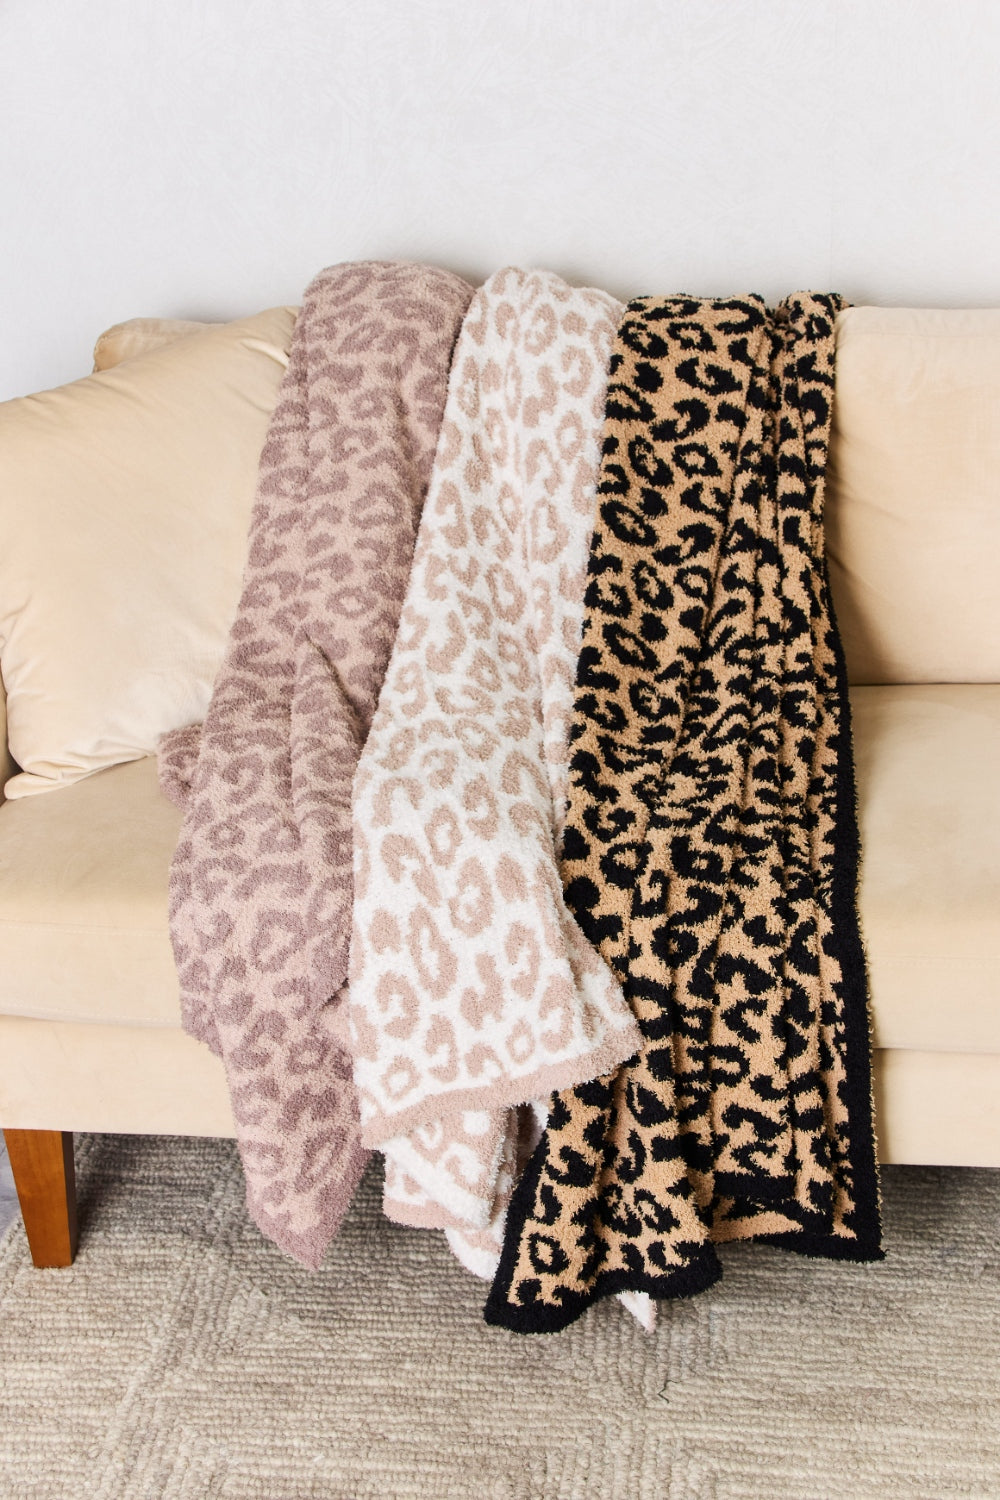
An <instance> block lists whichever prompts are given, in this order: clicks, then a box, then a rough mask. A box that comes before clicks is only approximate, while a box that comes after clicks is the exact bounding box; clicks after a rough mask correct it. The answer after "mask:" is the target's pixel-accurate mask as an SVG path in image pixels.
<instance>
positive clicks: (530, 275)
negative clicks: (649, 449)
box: [350, 268, 639, 1231]
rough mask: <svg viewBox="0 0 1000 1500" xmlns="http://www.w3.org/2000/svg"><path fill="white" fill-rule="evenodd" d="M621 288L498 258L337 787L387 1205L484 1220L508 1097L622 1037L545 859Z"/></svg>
mask: <svg viewBox="0 0 1000 1500" xmlns="http://www.w3.org/2000/svg"><path fill="white" fill-rule="evenodd" d="M619 311H620V306H619V304H617V303H615V302H614V301H613V299H612V298H610V297H609V296H607V294H606V293H604V292H599V291H594V290H588V289H574V288H572V287H570V286H567V284H566V283H565V282H563V281H561V280H560V279H559V277H557V276H552V275H549V274H547V273H544V272H527V271H521V270H517V269H513V268H511V269H507V270H504V271H500V272H497V273H496V275H494V276H492V277H491V278H490V280H489V281H487V282H486V284H485V285H484V286H483V287H481V288H480V290H479V291H478V292H477V293H476V295H475V297H474V298H473V301H472V303H471V305H470V307H469V312H468V316H467V317H466V320H465V323H464V325H463V327H462V333H461V336H460V338H459V341H458V345H457V347H456V350H455V358H454V365H453V369H452V375H451V381H450V384H449V388H448V401H447V406H446V409H445V416H444V422H443V426H442V430H441V442H440V445H439V449H438V455H437V459H436V462H435V466H434V473H433V477H432V479H431V486H430V490H429V493H428V497H427V504H426V507H425V509H424V513H423V517H422V519H421V525H420V534H419V537H418V539H417V546H416V552H415V554H414V561H413V573H412V577H411V581H410V587H409V591H408V593H407V597H406V604H405V607H404V609H403V613H402V617H401V620H400V633H399V638H398V640H397V642H396V646H395V648H394V651H393V655H392V661H391V663H390V666H389V671H388V674H387V677H386V682H385V689H384V691H383V693H382V697H381V699H380V702H379V708H378V713H377V715H376V718H375V722H374V723H373V725H372V731H371V735H370V737H369V740H368V743H367V745H366V747H365V751H364V754H363V756H362V758H361V761H360V763H359V766H358V773H357V777H356V779H355V789H354V790H355V796H354V839H355V883H354V888H355V925H354V936H353V940H352V944H351V967H350V1015H351V1043H352V1051H353V1054H354V1076H355V1081H356V1083H357V1085H358V1095H359V1101H360V1107H361V1118H362V1129H363V1139H364V1141H365V1144H366V1145H369V1146H377V1147H378V1148H379V1149H380V1150H382V1151H383V1152H384V1154H385V1157H386V1197H385V1204H386V1211H387V1212H388V1213H389V1214H390V1215H391V1216H392V1217H393V1218H396V1219H398V1220H401V1221H402V1222H405V1223H410V1224H418V1225H424V1226H426V1227H437V1228H445V1229H457V1230H471V1231H479V1230H486V1229H487V1228H488V1226H489V1224H490V1223H491V1221H493V1220H494V1219H495V1217H496V1215H497V1213H498V1212H501V1211H502V1209H503V1207H504V1206H505V1191H504V1182H505V1179H507V1178H509V1177H510V1176H511V1175H512V1174H513V1173H514V1172H516V1166H517V1164H516V1159H515V1158H516V1149H515V1148H514V1143H513V1141H512V1128H513V1127H512V1115H514V1114H515V1113H516V1110H517V1106H519V1105H523V1104H526V1103H527V1102H528V1101H530V1100H532V1099H533V1098H535V1097H536V1096H538V1095H546V1094H548V1093H550V1092H551V1091H552V1089H553V1088H561V1087H564V1086H568V1085H570V1084H572V1083H578V1082H580V1081H582V1080H583V1079H586V1078H592V1077H594V1076H595V1075H597V1074H600V1073H604V1072H607V1071H608V1069H609V1068H611V1067H615V1066H617V1065H618V1064H619V1063H620V1062H621V1061H622V1060H623V1059H624V1058H626V1057H629V1056H631V1055H632V1054H633V1053H634V1052H635V1051H636V1050H637V1048H638V1045H639V1034H638V1030H637V1028H636V1024H635V1021H634V1018H633V1016H632V1013H631V1011H630V1009H629V1007H628V1005H627V1004H626V1003H625V1000H624V998H623V996H622V993H621V989H620V987H619V985H618V983H617V981H616V979H615V978H614V975H613V974H612V973H611V971H610V969H609V968H608V967H607V965H606V964H604V963H603V962H602V961H601V959H600V958H598V957H597V955H596V954H595V952H594V950H593V949H592V947H591V946H590V944H589V943H588V942H587V941H586V940H585V938H584V937H583V934H582V933H581V931H580V928H579V926H578V925H577V923H576V922H575V921H574V919H573V917H572V916H571V915H570V913H569V912H568V911H567V909H566V906H565V903H564V900H563V891H562V886H561V883H560V880H559V870H558V862H557V848H558V842H559V835H560V832H561V822H562V815H563V810H564V803H565V795H566V783H567V757H568V719H569V715H570V712H571V710H572V703H573V675H574V670H575V658H576V652H577V650H578V644H579V639H580V630H581V627H582V616H583V595H584V590H585V586H586V565H587V548H588V545H589V540H590V534H591V531H592V529H593V524H594V512H595V507H596V503H597V497H596V481H597V472H598V459H599V452H598V442H599V437H600V424H601V417H602V413H603V408H604V394H605V385H606V381H607V364H608V358H609V355H610V351H611V346H612V343H613V340H614V331H615V327H616V325H617V321H618V314H619Z"/></svg>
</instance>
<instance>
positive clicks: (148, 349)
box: [94, 318, 217, 370]
mask: <svg viewBox="0 0 1000 1500" xmlns="http://www.w3.org/2000/svg"><path fill="white" fill-rule="evenodd" d="M216 326H217V325H215V324H213V323H192V322H191V321H190V320H189V319H187V318H129V319H128V321H127V322H125V323H115V324H114V326H113V327H112V328H106V329H105V330H104V332H103V333H102V334H101V336H100V338H99V339H98V340H97V343H96V344H95V345H94V369H95V370H110V369H111V368H112V367H113V366H114V365H120V364H121V363H122V362H123V360H126V359H134V358H135V357H136V355H137V354H152V352H153V350H154V349H162V348H164V347H165V346H166V345H167V344H173V343H175V342H176V340H177V339H182V338H184V336H185V334H188V333H201V332H202V331H203V330H204V329H206V328H213V327H216Z"/></svg>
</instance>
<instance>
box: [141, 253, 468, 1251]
mask: <svg viewBox="0 0 1000 1500" xmlns="http://www.w3.org/2000/svg"><path fill="white" fill-rule="evenodd" d="M471 296H472V288H471V287H470V286H467V285H466V283H465V282H463V281H460V280H459V278H458V277H457V276H452V275H450V274H449V273H447V272H445V271H438V270H434V269H432V268H430V267H426V266H414V265H406V264H397V263H386V262H366V263H362V264H357V265H344V266H333V267H330V268H329V269H328V270H326V271H324V272H322V273H321V274H320V275H319V276H318V277H317V278H316V279H315V280H314V281H313V283H312V285H311V286H310V287H309V288H308V290H307V292H306V294H305V300H304V305H303V308H302V312H301V313H300V315H299V319H298V322H297V324H296V327H295V333H294V337H293V341H292V349H291V358H290V363H289V368H288V372H287V374H286V377H285V379H284V381H283V382H282V386H281V389H280V391H279V395H278V402H277V405H276V407H275V410H274V413H273V416H272V419H271V423H270V427H269V429H268V437H267V443H266V446H265V448H264V452H263V454H262V455H261V466H260V475H259V481H258V490H257V500H256V504H255V507H254V513H253V519H252V523H251V533H250V552H249V559H248V562H247V567H246V572H245V576H244V588H243V595H242V598H241V601H240V605H239V610H238V613H237V618H236V621H235V624H234V626H233V630H232V634H231V636H230V641H229V645H228V649H227V653H226V658H225V661H224V662H223V665H222V669H221V671H220V673H219V676H218V678H217V680H216V683H215V688H214V691H213V695H212V701H211V704H210V706H209V710H208V715H207V718H206V721H205V725H204V728H203V730H202V731H201V732H200V733H199V731H198V730H197V729H196V728H195V729H191V730H182V731H180V732H179V733H178V734H176V735H172V736H168V737H167V739H166V741H165V742H164V743H163V745H162V746H161V750H160V771H161V781H162V784H163V786H164V789H165V791H167V793H168V795H170V796H172V797H173V798H174V800H175V801H178V802H179V803H180V804H181V805H182V806H184V807H185V808H186V816H185V819H184V824H183V828H182V831H181V838H180V842H179V844H178V846H177V850H176V853H175V856H174V861H173V867H172V870H171V877H170V922H171V937H172V940H173V945H174V954H175V958H176V961H177V970H178V975H179V979H180V986H181V1004H182V1013H183V1018H184V1024H185V1027H186V1029H187V1030H188V1031H190V1032H191V1033H192V1034H193V1035H195V1036H197V1037H199V1038H200V1039H202V1040H203V1041H205V1042H207V1044H208V1045H209V1046H210V1047H211V1048H212V1050H213V1051H214V1052H216V1053H217V1054H218V1055H219V1056H220V1057H221V1058H222V1060H223V1062H224V1064H225V1068H226V1074H227V1078H228V1081H229V1088H230V1094H231V1097H232V1103H233V1111H234V1115H235V1119H236V1128H237V1139H238V1142H239V1148H240V1154H241V1156H242V1160H243V1166H244V1171H245V1174H246V1180H247V1203H248V1207H249V1209H250V1212H251V1214H252V1216H253V1218H254V1219H255V1221H256V1223H257V1224H258V1226H259V1227H260V1228H261V1229H262V1231H263V1232H264V1233H265V1234H266V1235H268V1236H269V1237H270V1238H271V1239H273V1240H274V1241H275V1242H276V1243H277V1244H278V1245H280V1246H281V1247H282V1248H283V1249H285V1250H286V1251H288V1252H289V1253H290V1254H292V1255H294V1256H296V1257H297V1258H298V1259H299V1260H301V1261H303V1262H304V1263H305V1264H306V1265H316V1264H317V1263H318V1262H319V1259H320V1257H321V1256H322V1254H323V1252H324V1250H325V1249H326V1246H327V1244H328V1242H329V1240H330V1239H331V1237H332V1235H333V1234H334V1232H335V1231H336V1229H337V1226H338V1224H339V1222H340V1219H341V1216H342V1214H343V1212H344V1210H345V1209H346V1207H347V1205H348V1203H349V1202H350V1199H351V1196H352V1194H353V1192H354V1188H355V1186H356V1184H357V1181H358V1179H359V1177H360V1175H361V1171H362V1169H363V1167H364V1164H365V1161H366V1159H367V1152H366V1151H365V1149H364V1148H363V1147H362V1145H361V1141H360V1135H359V1120H358V1110H357V1102H356V1098H355V1093H354V1084H353V1081H352V1077H351V1061H350V1057H349V1055H348V1053H347V1050H346V1047H345V1045H344V1041H345V1029H346V1028H345V1027H344V1024H343V1023H344V1014H343V1012H344V1006H343V1001H342V994H343V986H344V982H345V979H346V977H347V950H348V944H349V938H350V925H351V916H350V914H351V878H352V877H351V811H350V796H351V781H352V778H353V774H354V769H355V766H356V764H357V760H358V755H359V754H360V751H361V747H362V745H363V744H364V739H365V735H366V733H367V730H368V726H369V724H370V722H371V718H372V714H373V713H374V711H375V704H376V701H377V698H378V692H379V688H380V686H381V683H382V678H383V675H384V673H385V668H386V665H387V663H388V661H389V654H390V651H391V650H392V643H393V641H394V639H395V635H396V627H397V624H398V621H399V610H400V607H401V605H402V602H403V596H404V593H405V590H406V584H407V580H408V578H409V572H410V565H411V561H412V557H413V545H414V539H415V536H416V531H417V523H418V520H419V515H420V510H421V506H422V504H423V499H424V495H425V492H426V488H427V483H428V480H429V477H430V471H431V462H432V459H433V457H434V452H435V447H436V443H437V437H438V431H439V428H440V423H441V416H442V412H443V409H444V402H445V392H446V389H447V379H448V369H449V365H450V361H451V354H452V349H453V347H454V343H455V339H456V337H457V334H458V330H459V326H460V324H461V320H462V316H463V314H464V312H465V309H466V307H467V306H468V302H469V299H470V297H471Z"/></svg>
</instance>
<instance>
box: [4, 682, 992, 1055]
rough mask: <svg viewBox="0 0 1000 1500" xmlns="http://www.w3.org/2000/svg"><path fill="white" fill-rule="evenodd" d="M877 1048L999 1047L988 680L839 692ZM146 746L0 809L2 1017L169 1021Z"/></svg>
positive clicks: (168, 844) (167, 821) (161, 835)
mask: <svg viewBox="0 0 1000 1500" xmlns="http://www.w3.org/2000/svg"><path fill="white" fill-rule="evenodd" d="M851 701H852V705H853V710H854V737H855V755H856V761H857V768H858V785H859V805H860V820H861V832H862V839H863V842H864V850H865V861H864V869H863V877H862V885H861V912H862V922H863V926H864V932H865V940H866V946H867V949H868V957H869V963H870V967H871V979H872V997H873V1006H874V1024H875V1044H876V1045H877V1046H878V1047H884V1048H897V1049H899V1048H901V1049H913V1050H917V1051H926V1052H938V1051H942V1052H956V1053H977V1052H978V1053H997V1054H1000V797H998V795H997V768H998V766H1000V687H997V686H984V685H978V684H974V685H962V686H953V685H949V686H936V687H921V686H916V685H913V686H907V687H866V688H855V689H854V690H853V691H852V694H851ZM179 827H180V814H179V813H178V812H177V811H176V810H175V809H174V808H173V807H172V806H171V805H170V803H168V802H167V801H166V799H165V798H164V797H163V796H162V794H161V793H160V791H159V788H158V786H157V781H156V764H155V761H154V759H153V758H152V757H151V756H147V757H146V758H145V759H143V760H139V761H134V762H131V763H130V764H128V765H123V766H116V767H113V768H111V769H110V770H107V771H102V772H100V773H99V774H97V775H95V776H91V777H88V778H87V779H85V780H84V781H81V782H78V783H75V784H74V785H72V786H69V787H65V788H62V789H60V790H59V791H57V792H53V793H52V794H51V795H49V796H46V797H29V798H24V799H23V800H21V801H19V802H13V803H7V804H6V805H4V806H3V807H0V1014H6V1015H15V1016H26V1017H34V1018H43V1019H51V1020H65V1021H75V1022H91V1023H97V1024H113V1023H116V1022H124V1023H127V1024H130V1025H139V1026H172V1027H176V1026H177V1025H178V1024H179V1020H180V1015H179V1008H178V998H177V980H176V977H175V974H174V967H173V959H172V955H171V951H170V942H169V936H168V931H167V871H168V866H169V862H170V855H171V852H172V850H173V847H174V844H175V842H176V840H177V834H178V831H179Z"/></svg>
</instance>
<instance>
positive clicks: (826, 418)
mask: <svg viewBox="0 0 1000 1500" xmlns="http://www.w3.org/2000/svg"><path fill="white" fill-rule="evenodd" d="M840 305H841V304H840V302H839V300H838V299H836V298H834V297H829V296H813V295H800V296H798V297H795V298H792V299H790V300H789V301H788V302H787V303H785V304H783V305H782V306H781V307H780V308H778V310H777V311H776V312H774V313H770V312H768V310H767V309H766V308H765V307H764V305H763V303H762V302H761V301H760V299H759V298H757V297H748V298H742V299H733V300H725V301H701V300H697V299H693V298H686V297H670V298H667V299H654V298H643V299H639V300H637V301H634V302H632V303H630V304H629V306H628V308H627V311H626V313H625V316H624V319H623V321H622V323H621V325H620V327H619V330H618V335H617V340H616V345H615V352H614V355H613V359H612V364H611V379H610V384H609V388H608V400H607V406H606V412H605V426H604V437H603V459H602V468H601V478H600V483H599V489H598V493H599V509H598V523H597V527H596V532H595V535H594V540H593V546H592V552H591V557H590V563H589V583H588V591H587V597H586V617H585V622H584V633H583V644H582V649H581V653H580V658H579V664H578V670H577V685H576V697H575V704H574V716H573V724H572V731H571V733H572V745H573V749H572V760H571V783H572V784H571V792H570V806H569V810H568V813H567V819H566V830H565V839H564V846H563V859H562V877H563V881H564V885H565V889H566V895H567V902H568V904H569V906H570V908H571V910H572V911H573V912H574V913H575V914H576V917H577V919H578V921H579V922H580V925H581V927H582V929H583V931H584V932H585V933H586V934H587V936H588V937H589V938H590V939H591V941H592V942H593V943H594V945H595V946H596V947H597V948H598V949H599V951H600V952H601V953H602V954H603V956H604V957H605V959H606V960H607V962H608V964H609V965H610V966H611V967H612V969H613V970H614V972H615V973H616V974H617V975H618V977H619V979H620V980H621V983H622V986H623V988H624V991H625V993H626V995H627V997H628V999H629V1000H630V1002H631V1004H632V1006H633V1008H634V1011H635V1014H636V1016H637V1018H638V1021H639V1024H640V1027H641V1030H642V1035H643V1046H642V1049H641V1051H640V1053H639V1055H638V1056H637V1057H636V1059H635V1060H634V1061H631V1062H627V1063H626V1064H625V1065H624V1066H622V1067H621V1068H619V1069H618V1070H617V1071H616V1072H611V1073H609V1074H607V1075H606V1076H604V1077H602V1078H599V1079H597V1080H596V1081H594V1082H590V1083H582V1084H580V1085H578V1086H576V1087H574V1088H570V1089H567V1090H563V1091H561V1092H559V1093H558V1094H557V1095H556V1096H555V1097H554V1099H553V1100H552V1104H551V1110H550V1115H549V1120H548V1125H547V1128H546V1130H545V1132H544V1133H543V1135H542V1138H541V1140H540V1142H539V1145H538V1147H537V1149H536V1151H535V1152H534V1154H533V1156H532V1158H531V1161H530V1163H529V1165H528V1167H527V1169H526V1171H525V1173H524V1175H523V1176H522V1178H521V1180H520V1182H519V1184H518V1186H517V1188H516V1190H515V1193H514V1197H513V1200H512V1203H511V1206H510V1209H509V1213H508V1219H507V1231H506V1240H505V1244H504V1250H503V1254H502V1257H501V1263H500V1268H499V1270H498V1273H497V1276H496V1279H495V1281H494V1284H493V1287H492V1290H491V1293H490V1297H489V1300H488V1303H487V1308H486V1319H487V1321H488V1322H490V1323H493V1324H498V1325H501V1326H505V1327H507V1328H511V1329H516V1330H521V1331H550V1330H554V1329H557V1328H561V1327H563V1326H565V1325H566V1324H568V1323H570V1322H571V1321H573V1319H575V1318H576V1317H578V1316H579V1315H580V1313H581V1312H582V1311H583V1310H584V1309H585V1308H586V1307H587V1306H588V1305H589V1304H590V1303H591V1302H593V1301H594V1300H595V1299H596V1298H598V1297H603V1296H607V1295H609V1294H611V1293H620V1292H622V1291H628V1290H631V1291H644V1292H647V1293H649V1294H650V1295H652V1296H654V1297H671V1296H682V1295H688V1294H690V1293H693V1292H696V1291H699V1290H701V1289H702V1288H704V1287H706V1286H708V1285H709V1284H710V1283H711V1282H713V1281H714V1280H715V1279H716V1278H717V1277H718V1276H719V1275H720V1265H719V1260H718V1257H717V1254H716V1252H715V1249H714V1244H715V1243H718V1242H722V1241H728V1240H741V1239H754V1240H758V1241H767V1242H770V1243H776V1244H781V1245H785V1246H787V1247H788V1248H790V1249H796V1250H800V1251H803V1252H804V1253H806V1254H811V1255H820V1256H830V1257H842V1258H846V1259H853V1260H866V1259H875V1258H878V1257H879V1256H880V1254H881V1250H880V1226H879V1208H878V1187H877V1175H876V1166H875V1150H874V1138H873V1125H872V1107H871V1087H870V1062H869V1031H868V1015H867V987H866V976H865V965H864V956H863V952H862V948H861V942H860V936H859V930H858V921H857V914H856V906H855V893H856V881H857V869H858V838H857V827H856V816H855V806H854V788H853V769H852V759H851V746H850V725H849V711H848V701H847V689H846V677H845V672H844V665H843V658H842V654H841V651H840V646H839V640H838V637H837V634H836V627H835V622H834V619H833V614H832V608H831V603H830V596H829V589H828V584H827V578H826V567H825V558H824V546H823V525H822V516H823V489H824V469H825V463H826V452H827V443H828V436H829V423H830V412H831V398H832V394H833V355H834V318H835V315H836V312H837V310H838V308H839V306H840Z"/></svg>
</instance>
